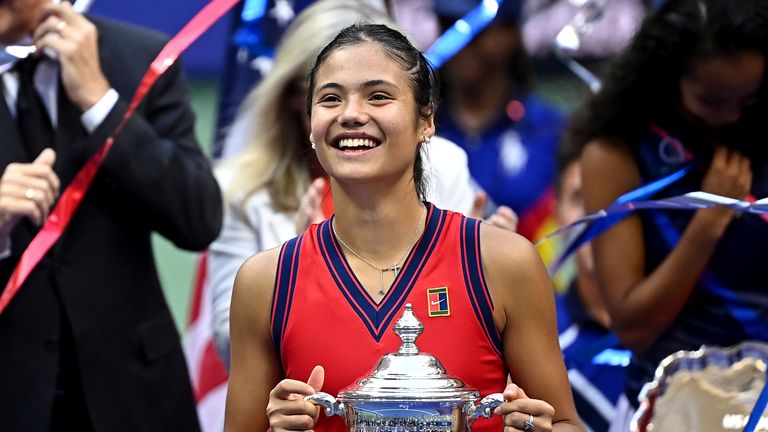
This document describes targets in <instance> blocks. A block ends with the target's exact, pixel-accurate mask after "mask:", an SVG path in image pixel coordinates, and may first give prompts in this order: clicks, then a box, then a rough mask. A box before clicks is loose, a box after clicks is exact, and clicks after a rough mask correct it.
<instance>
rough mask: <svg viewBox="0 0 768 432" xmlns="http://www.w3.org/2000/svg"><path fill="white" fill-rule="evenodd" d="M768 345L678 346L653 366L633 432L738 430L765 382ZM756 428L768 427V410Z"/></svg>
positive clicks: (641, 398)
mask: <svg viewBox="0 0 768 432" xmlns="http://www.w3.org/2000/svg"><path fill="white" fill-rule="evenodd" d="M766 364H768V344H766V343H765V342H756V341H747V342H743V343H741V344H738V345H735V346H732V347H729V348H721V347H716V346H703V347H701V349H699V350H697V351H678V352H676V353H674V354H671V355H669V356H667V357H666V358H665V359H664V360H662V361H661V363H660V364H659V367H658V368H656V372H655V374H654V379H653V381H651V382H649V383H647V384H645V385H644V386H643V388H642V390H641V391H640V396H639V397H638V399H639V400H640V407H639V408H638V410H637V412H636V413H635V415H634V416H633V418H632V422H631V425H630V430H631V431H632V432H651V431H662V432H665V431H673V430H695V431H697V432H725V431H742V430H744V426H745V425H746V424H747V422H748V421H749V416H750V413H751V412H752V409H753V407H754V406H755V404H756V402H757V400H758V397H759V396H760V394H761V391H762V389H763V387H764V386H765V383H766ZM761 414H763V417H761V418H760V419H755V421H757V422H758V426H757V429H754V430H756V431H768V417H767V416H768V413H766V414H764V413H758V415H761Z"/></svg>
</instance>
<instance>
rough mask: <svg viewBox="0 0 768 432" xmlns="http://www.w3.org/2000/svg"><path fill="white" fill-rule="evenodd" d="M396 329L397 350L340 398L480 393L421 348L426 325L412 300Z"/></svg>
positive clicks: (464, 397) (459, 397)
mask: <svg viewBox="0 0 768 432" xmlns="http://www.w3.org/2000/svg"><path fill="white" fill-rule="evenodd" d="M394 331H395V333H396V334H397V335H398V336H399V337H400V339H401V340H402V341H403V344H402V345H401V346H400V349H399V350H398V351H397V352H395V353H389V354H386V355H384V356H383V357H382V358H381V359H380V360H379V363H378V364H377V365H376V368H375V369H374V370H373V373H371V374H370V375H368V376H366V377H363V378H361V379H360V380H358V381H357V383H356V384H354V385H352V386H349V387H347V388H346V389H344V390H343V391H342V392H341V393H339V399H342V400H346V401H350V400H361V401H402V400H409V401H410V400H417V401H422V400H423V401H433V400H440V401H474V400H476V399H478V397H479V393H478V391H477V390H475V389H474V388H472V387H467V386H465V385H464V382H463V381H462V380H460V379H458V378H456V377H454V376H452V375H449V374H448V373H446V371H445V368H444V367H443V365H442V364H441V363H440V361H439V360H438V359H437V358H435V357H434V356H432V355H430V354H427V353H422V352H419V349H418V347H417V346H416V343H415V341H416V338H417V337H418V336H419V335H420V334H421V332H422V331H424V326H423V325H422V324H421V321H419V320H418V319H417V318H416V316H415V315H414V314H413V310H412V307H411V304H410V303H409V304H406V305H405V310H404V311H403V315H402V316H401V317H400V319H399V320H398V321H397V322H396V323H395V327H394Z"/></svg>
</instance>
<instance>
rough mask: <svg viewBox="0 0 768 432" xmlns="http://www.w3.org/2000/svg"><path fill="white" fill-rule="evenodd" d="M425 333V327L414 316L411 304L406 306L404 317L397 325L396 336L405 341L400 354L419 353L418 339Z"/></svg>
mask: <svg viewBox="0 0 768 432" xmlns="http://www.w3.org/2000/svg"><path fill="white" fill-rule="evenodd" d="M423 331H424V325H423V324H422V323H421V321H419V319H418V318H416V315H414V314H413V308H412V307H411V304H410V303H408V304H406V305H405V310H404V311H403V315H402V316H401V317H400V319H399V320H397V322H396V323H395V334H397V335H398V336H399V337H400V339H401V340H402V341H403V344H402V345H401V346H400V349H399V350H398V353H400V354H405V355H413V354H418V353H419V347H417V346H416V343H415V341H416V338H417V337H418V336H419V335H420V334H421V332H423Z"/></svg>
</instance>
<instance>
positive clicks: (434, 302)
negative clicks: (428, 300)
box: [432, 300, 442, 305]
mask: <svg viewBox="0 0 768 432" xmlns="http://www.w3.org/2000/svg"><path fill="white" fill-rule="evenodd" d="M440 302H442V300H438V301H433V302H432V304H433V305H436V304H440Z"/></svg>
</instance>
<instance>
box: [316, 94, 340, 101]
mask: <svg viewBox="0 0 768 432" xmlns="http://www.w3.org/2000/svg"><path fill="white" fill-rule="evenodd" d="M339 100H340V99H339V97H338V96H336V95H325V96H320V98H319V102H320V103H333V102H338V101H339Z"/></svg>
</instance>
